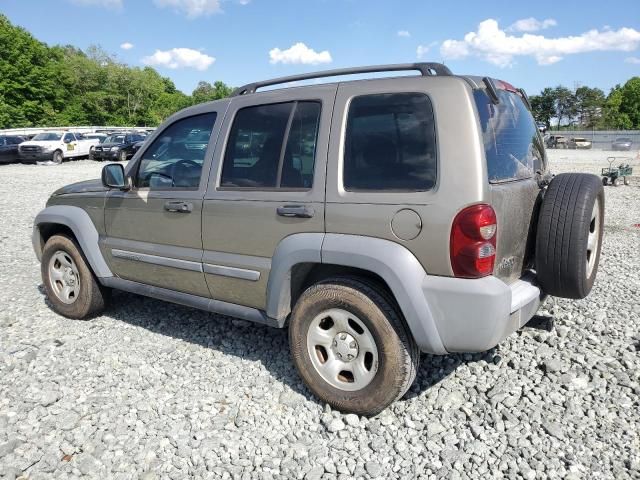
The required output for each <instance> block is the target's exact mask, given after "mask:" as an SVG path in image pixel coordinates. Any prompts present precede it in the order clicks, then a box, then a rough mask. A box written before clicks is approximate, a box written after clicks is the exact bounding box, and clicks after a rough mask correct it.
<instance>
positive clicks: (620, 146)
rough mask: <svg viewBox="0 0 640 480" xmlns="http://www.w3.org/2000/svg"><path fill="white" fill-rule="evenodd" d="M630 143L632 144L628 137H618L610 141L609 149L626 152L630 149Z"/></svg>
mask: <svg viewBox="0 0 640 480" xmlns="http://www.w3.org/2000/svg"><path fill="white" fill-rule="evenodd" d="M631 145H633V141H632V140H631V139H630V138H627V137H620V138H616V139H615V140H614V141H613V142H611V150H619V151H624V152H628V151H629V150H631Z"/></svg>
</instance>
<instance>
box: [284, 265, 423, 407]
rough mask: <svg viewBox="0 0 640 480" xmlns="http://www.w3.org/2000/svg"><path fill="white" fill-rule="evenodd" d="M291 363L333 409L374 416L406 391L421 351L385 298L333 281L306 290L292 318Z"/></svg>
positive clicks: (356, 284)
mask: <svg viewBox="0 0 640 480" xmlns="http://www.w3.org/2000/svg"><path fill="white" fill-rule="evenodd" d="M289 344H290V348H291V354H292V357H293V362H294V364H295V366H296V368H297V369H298V372H299V373H300V376H301V377H302V379H303V380H304V382H305V383H306V384H307V386H308V387H309V388H310V389H311V391H312V392H313V393H314V394H315V395H316V396H317V397H319V398H320V399H322V400H323V401H325V402H327V403H329V404H330V405H332V406H333V407H335V408H337V409H339V410H341V411H346V412H353V413H357V414H360V415H375V414H377V413H378V412H380V411H381V410H383V409H384V408H386V407H387V406H388V405H390V404H391V403H392V402H394V401H395V400H396V399H398V398H400V397H401V396H402V395H404V393H405V392H406V391H407V390H408V389H409V387H410V386H411V384H412V383H413V380H414V379H415V375H416V371H417V368H418V364H419V361H420V352H419V350H418V348H417V346H416V344H415V342H414V340H413V338H412V337H411V334H410V333H409V331H408V329H407V327H406V326H405V324H404V321H403V319H402V317H401V316H400V314H399V313H398V311H397V309H396V307H395V305H394V304H393V303H392V301H391V300H390V298H389V297H388V296H387V295H385V294H382V293H380V292H379V291H378V290H377V289H374V288H372V285H370V284H368V283H365V282H363V281H360V280H359V279H355V278H350V277H336V278H332V279H329V280H326V281H323V282H320V283H318V284H316V285H313V286H311V287H310V288H308V289H307V290H306V291H305V292H304V293H303V294H302V296H301V297H300V299H299V300H298V302H297V303H296V306H295V308H294V310H293V312H292V314H291V319H290V324H289Z"/></svg>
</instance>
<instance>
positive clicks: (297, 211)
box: [277, 205, 316, 218]
mask: <svg viewBox="0 0 640 480" xmlns="http://www.w3.org/2000/svg"><path fill="white" fill-rule="evenodd" d="M277 211H278V215H280V216H281V217H297V218H311V217H313V215H314V214H315V213H316V212H315V211H314V210H313V208H311V207H307V206H306V205H283V206H282V207H278V210H277Z"/></svg>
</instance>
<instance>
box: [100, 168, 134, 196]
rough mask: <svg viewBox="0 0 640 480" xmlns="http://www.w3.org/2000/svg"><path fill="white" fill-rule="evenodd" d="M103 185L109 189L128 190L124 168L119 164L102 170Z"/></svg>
mask: <svg viewBox="0 0 640 480" xmlns="http://www.w3.org/2000/svg"><path fill="white" fill-rule="evenodd" d="M102 185H104V186H105V187H107V188H118V189H120V190H127V189H128V186H127V183H126V181H125V176H124V167H123V166H122V165H121V164H119V163H110V164H108V165H105V166H104V167H103V168H102Z"/></svg>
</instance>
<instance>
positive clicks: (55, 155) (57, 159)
mask: <svg viewBox="0 0 640 480" xmlns="http://www.w3.org/2000/svg"><path fill="white" fill-rule="evenodd" d="M62 160H64V156H63V155H62V152H61V151H60V150H56V151H55V152H53V157H52V161H53V163H55V164H56V165H60V164H61V163H62Z"/></svg>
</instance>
